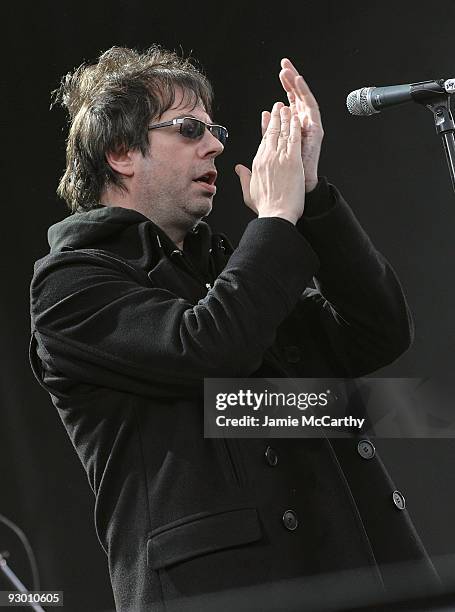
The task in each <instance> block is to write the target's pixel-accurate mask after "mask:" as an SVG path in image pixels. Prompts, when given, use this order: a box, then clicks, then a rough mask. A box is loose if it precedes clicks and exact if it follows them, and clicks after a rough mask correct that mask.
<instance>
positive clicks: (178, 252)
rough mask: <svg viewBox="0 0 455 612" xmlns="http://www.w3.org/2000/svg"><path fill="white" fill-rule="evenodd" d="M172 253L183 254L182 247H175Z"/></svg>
mask: <svg viewBox="0 0 455 612" xmlns="http://www.w3.org/2000/svg"><path fill="white" fill-rule="evenodd" d="M171 255H183V253H182V251H181V250H180V249H174V250H173V251H172V253H171Z"/></svg>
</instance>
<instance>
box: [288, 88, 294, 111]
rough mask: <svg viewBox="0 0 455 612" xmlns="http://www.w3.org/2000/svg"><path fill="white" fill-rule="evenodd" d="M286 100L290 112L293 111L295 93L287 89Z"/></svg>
mask: <svg viewBox="0 0 455 612" xmlns="http://www.w3.org/2000/svg"><path fill="white" fill-rule="evenodd" d="M288 100H289V108H290V109H291V113H293V112H295V111H296V106H295V93H294V92H293V91H288Z"/></svg>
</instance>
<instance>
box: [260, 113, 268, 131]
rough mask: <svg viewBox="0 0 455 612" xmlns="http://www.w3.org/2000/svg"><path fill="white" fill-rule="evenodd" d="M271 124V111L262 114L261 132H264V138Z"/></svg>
mask: <svg viewBox="0 0 455 612" xmlns="http://www.w3.org/2000/svg"><path fill="white" fill-rule="evenodd" d="M269 123H270V113H269V111H262V114H261V131H262V136H264V134H265V132H266V130H267V127H268V125H269Z"/></svg>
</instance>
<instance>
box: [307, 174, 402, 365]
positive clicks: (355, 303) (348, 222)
mask: <svg viewBox="0 0 455 612" xmlns="http://www.w3.org/2000/svg"><path fill="white" fill-rule="evenodd" d="M297 227H298V229H299V231H300V232H301V234H302V236H305V238H306V239H307V240H308V242H309V243H310V244H311V246H312V248H313V249H314V251H315V252H316V253H317V255H318V257H319V261H320V267H319V270H318V271H317V274H316V278H315V285H316V288H317V290H318V291H317V292H316V291H307V292H306V293H305V294H304V299H310V300H313V301H314V300H316V301H317V302H318V303H319V306H320V309H319V310H320V321H321V323H322V325H323V327H324V328H325V330H326V335H328V337H329V341H330V342H331V344H332V347H331V348H332V350H333V351H334V352H335V353H336V354H337V355H338V356H339V357H340V359H342V360H343V363H344V365H345V373H346V375H348V376H363V375H365V374H369V373H371V372H373V371H375V370H377V369H379V368H381V367H383V366H385V365H387V364H388V363H391V362H392V361H393V360H395V359H396V358H397V357H398V356H399V355H401V354H402V353H403V352H404V351H405V350H406V349H407V348H408V347H409V345H410V343H411V342H412V338H413V331H414V328H413V322H412V317H411V313H410V311H409V308H408V306H407V303H406V299H405V297H404V294H403V290H402V288H401V285H400V283H399V281H398V279H397V276H396V274H395V272H394V271H393V269H392V268H391V266H390V265H389V263H388V262H387V260H386V259H385V258H384V257H383V256H382V255H381V254H380V253H379V252H378V251H377V250H376V248H375V247H374V246H373V244H372V242H371V240H370V239H369V237H368V236H367V234H366V233H365V231H364V230H363V229H362V227H361V225H360V223H359V222H358V220H357V219H356V217H355V216H354V214H353V213H352V211H351V209H350V208H349V206H348V205H347V204H346V202H345V201H344V199H343V197H342V196H341V194H340V193H339V191H338V190H337V189H336V188H335V187H333V186H332V185H330V184H328V183H327V181H326V179H324V178H323V179H321V180H320V182H319V184H318V186H317V188H316V192H315V193H314V194H312V195H311V197H310V198H308V206H307V208H306V209H305V212H304V215H303V217H302V218H301V220H300V221H299V223H298V224H297Z"/></svg>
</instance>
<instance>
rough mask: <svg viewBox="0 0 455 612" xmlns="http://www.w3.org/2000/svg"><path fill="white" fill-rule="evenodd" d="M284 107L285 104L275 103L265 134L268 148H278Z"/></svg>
mask: <svg viewBox="0 0 455 612" xmlns="http://www.w3.org/2000/svg"><path fill="white" fill-rule="evenodd" d="M282 106H284V104H283V102H275V104H274V105H273V108H272V113H271V117H270V121H269V125H268V126H267V129H266V131H265V134H264V139H265V141H266V147H267V148H271V149H276V147H277V144H278V137H279V135H280V132H281V119H280V108H281V107H282Z"/></svg>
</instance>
